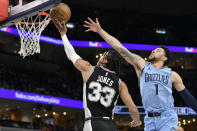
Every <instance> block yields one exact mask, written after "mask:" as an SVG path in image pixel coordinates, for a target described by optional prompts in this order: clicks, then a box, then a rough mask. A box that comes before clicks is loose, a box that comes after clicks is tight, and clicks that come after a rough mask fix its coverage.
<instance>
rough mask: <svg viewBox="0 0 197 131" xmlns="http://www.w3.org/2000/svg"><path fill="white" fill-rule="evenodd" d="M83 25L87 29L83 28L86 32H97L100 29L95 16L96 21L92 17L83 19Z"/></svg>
mask: <svg viewBox="0 0 197 131" xmlns="http://www.w3.org/2000/svg"><path fill="white" fill-rule="evenodd" d="M83 26H84V27H87V28H88V29H87V30H85V31H86V32H88V31H93V32H97V33H98V32H99V31H100V30H101V26H100V24H99V21H98V19H97V18H96V22H94V21H93V20H92V19H90V18H89V17H88V21H84V25H83Z"/></svg>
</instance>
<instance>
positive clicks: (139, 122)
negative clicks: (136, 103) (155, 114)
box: [131, 120, 142, 127]
mask: <svg viewBox="0 0 197 131" xmlns="http://www.w3.org/2000/svg"><path fill="white" fill-rule="evenodd" d="M141 124H142V122H141V121H134V120H133V121H132V122H131V127H137V126H140V125H141Z"/></svg>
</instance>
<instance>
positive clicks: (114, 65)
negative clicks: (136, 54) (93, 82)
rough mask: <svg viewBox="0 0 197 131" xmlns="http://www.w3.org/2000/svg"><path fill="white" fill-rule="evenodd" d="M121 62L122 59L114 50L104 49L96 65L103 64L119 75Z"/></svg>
mask: <svg viewBox="0 0 197 131" xmlns="http://www.w3.org/2000/svg"><path fill="white" fill-rule="evenodd" d="M122 63H123V59H122V57H121V56H120V54H118V53H117V52H116V51H114V50H108V51H106V52H105V53H104V54H103V55H102V56H101V57H100V59H99V60H98V62H97V65H98V66H104V67H105V68H107V69H109V70H111V71H114V72H116V74H117V75H120V73H121V72H120V68H121V65H122Z"/></svg>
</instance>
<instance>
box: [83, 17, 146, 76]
mask: <svg viewBox="0 0 197 131" xmlns="http://www.w3.org/2000/svg"><path fill="white" fill-rule="evenodd" d="M84 22H85V24H84V27H87V28H88V29H87V30H86V32H88V31H93V32H97V33H98V34H99V35H100V36H101V37H102V38H103V39H104V40H105V41H106V42H107V43H108V44H109V45H111V46H112V47H113V48H114V49H115V50H116V51H117V52H119V53H120V55H121V56H122V57H123V58H124V59H125V60H126V61H127V62H128V63H130V64H131V65H133V66H134V67H135V69H136V72H137V75H138V78H139V76H140V74H141V71H142V70H143V68H144V67H145V64H146V61H145V60H144V59H143V58H142V57H140V56H139V55H136V54H134V53H131V52H130V51H129V50H128V49H127V48H125V47H124V46H123V45H122V44H121V43H120V41H119V40H117V39H116V38H115V37H113V36H111V35H110V34H108V33H107V32H106V31H104V30H103V29H102V28H101V26H100V24H99V21H98V19H96V23H95V22H94V21H92V20H91V19H90V18H88V21H84Z"/></svg>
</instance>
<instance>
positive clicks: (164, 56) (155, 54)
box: [149, 46, 170, 66]
mask: <svg viewBox="0 0 197 131" xmlns="http://www.w3.org/2000/svg"><path fill="white" fill-rule="evenodd" d="M169 60H170V51H169V49H168V48H166V47H165V46H160V47H158V48H156V49H155V50H153V51H152V52H151V54H150V56H149V61H150V62H155V61H163V62H164V66H166V65H167V64H168V62H169Z"/></svg>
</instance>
